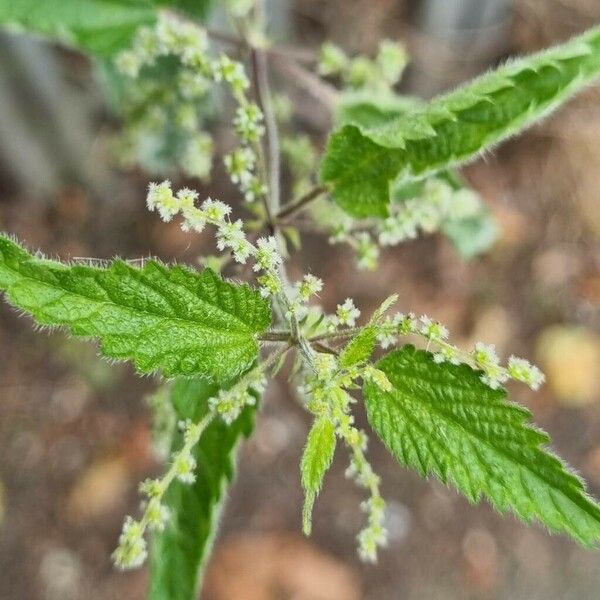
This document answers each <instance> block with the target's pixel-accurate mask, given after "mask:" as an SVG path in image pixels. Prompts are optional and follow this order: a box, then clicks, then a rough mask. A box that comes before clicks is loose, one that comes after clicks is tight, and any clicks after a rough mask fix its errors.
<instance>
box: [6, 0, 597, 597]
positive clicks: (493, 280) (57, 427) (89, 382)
mask: <svg viewBox="0 0 600 600" xmlns="http://www.w3.org/2000/svg"><path fill="white" fill-rule="evenodd" d="M270 14H271V17H272V19H273V21H274V23H275V25H274V26H275V27H276V30H275V35H276V37H278V38H279V39H282V40H284V41H285V42H286V43H287V44H293V45H295V46H298V47H301V48H303V49H304V50H305V51H306V50H308V51H313V52H316V50H317V49H318V47H319V45H320V44H321V43H322V42H323V41H324V40H325V39H330V40H331V41H333V42H334V43H336V44H339V45H340V46H341V47H343V48H344V49H345V50H346V51H347V52H348V53H350V54H353V53H358V52H372V51H373V50H374V49H375V48H376V46H377V42H378V41H379V39H380V38H382V37H388V38H390V39H393V40H404V41H405V43H406V45H407V47H408V49H409V51H410V54H411V57H412V62H411V65H410V68H409V71H408V74H407V76H406V78H405V80H404V84H403V91H407V92H410V93H414V94H419V95H422V96H424V97H430V96H432V95H434V94H435V93H438V92H440V91H442V90H445V89H447V88H449V87H451V86H454V85H456V84H457V83H459V82H461V81H463V80H465V79H467V78H469V77H471V76H473V75H474V74H477V73H480V72H482V71H483V70H485V69H486V68H489V67H490V66H493V65H496V64H498V62H500V61H501V60H502V59H504V58H506V57H508V56H511V55H514V54H518V53H524V52H529V51H534V50H537V49H540V48H542V47H545V46H548V45H551V44H553V43H556V42H559V41H563V40H565V39H566V38H568V37H569V36H571V35H573V34H575V33H578V32H580V31H582V30H583V29H585V28H586V27H589V26H591V25H594V24H598V23H600V3H599V2H598V0H514V1H512V2H511V1H509V0H405V1H403V0H295V1H294V0H290V1H289V2H284V1H283V0H275V1H274V2H273V3H272V6H271V12H270ZM279 83H280V84H281V86H282V87H283V89H285V90H286V91H287V92H288V93H289V94H290V95H291V96H292V98H293V100H294V101H295V102H296V103H298V105H299V106H300V108H301V113H302V115H303V116H302V117H301V118H300V119H299V120H298V128H299V130H303V131H308V132H309V133H311V134H312V135H314V136H316V139H319V136H320V139H321V143H322V142H323V140H324V136H325V133H326V130H325V129H324V127H325V126H326V124H327V121H328V115H327V114H325V113H324V112H323V111H324V109H323V107H322V105H321V104H320V103H317V102H314V99H312V98H311V97H310V95H307V94H306V90H305V89H302V87H301V86H294V85H290V84H289V83H286V81H285V80H280V82H279ZM116 126H117V121H116V120H115V117H114V115H111V113H110V111H109V110H108V109H107V103H106V99H105V98H104V96H103V94H102V91H101V89H100V87H99V86H98V83H97V80H96V79H95V77H94V71H93V69H92V67H91V66H90V63H89V62H88V61H87V60H86V59H85V58H83V57H82V56H80V55H78V54H77V53H74V52H71V51H66V50H64V49H60V48H57V47H55V46H51V45H49V44H45V43H43V42H39V41H35V40H32V39H30V38H25V37H20V36H14V35H8V34H2V35H1V36H0V229H1V230H2V231H6V232H10V233H12V234H15V235H17V236H18V237H19V238H20V239H21V240H23V241H24V242H25V243H26V244H27V245H28V246H29V247H32V248H42V249H43V250H44V251H45V252H46V253H48V254H50V255H54V256H59V257H61V258H63V259H69V258H74V257H100V258H110V257H112V256H114V255H120V256H122V257H126V258H137V257H141V256H148V255H149V254H152V255H156V256H159V257H161V258H163V259H165V260H178V261H186V262H189V263H195V262H196V261H197V258H198V256H199V255H202V254H207V253H210V252H212V251H213V248H212V245H211V239H210V237H211V236H209V235H206V236H195V237H194V236H190V235H188V234H184V233H182V232H181V230H180V229H179V227H178V225H177V224H163V223H161V222H159V221H158V219H157V218H155V216H154V215H151V214H148V213H147V211H146V209H145V204H144V198H145V187H146V185H147V183H148V181H149V179H150V176H149V175H147V174H146V173H144V172H143V171H141V170H135V169H130V170H128V171H126V172H123V171H121V170H119V169H118V168H117V167H116V164H115V161H114V159H113V158H112V155H111V152H110V149H109V147H108V145H107V143H106V135H105V134H106V132H107V131H110V130H112V129H114V128H115V127H116ZM216 135H217V138H218V136H219V132H218V131H217V132H216ZM216 162H217V163H218V162H219V161H216ZM465 176H466V177H467V179H468V180H469V181H470V182H471V184H472V185H473V186H474V187H475V188H476V189H477V190H479V191H480V193H481V194H482V196H483V198H484V201H485V203H486V205H487V206H488V207H489V209H490V210H491V211H492V213H493V215H494V216H495V218H496V220H497V222H498V224H499V226H500V230H501V235H500V239H499V241H498V242H497V244H496V245H495V246H494V248H493V249H492V250H491V251H490V252H489V253H488V254H487V255H485V256H484V257H482V258H478V259H475V260H472V261H470V262H464V261H463V260H461V259H460V258H459V257H458V255H457V254H456V252H455V250H454V249H453V248H452V247H451V246H450V245H449V243H448V242H447V241H446V240H443V239H441V238H438V237H436V236H433V237H432V236H429V237H423V238H422V239H419V240H417V241H415V242H410V243H406V244H404V245H402V246H400V247H398V248H396V249H393V250H392V251H388V252H386V253H384V254H383V256H382V262H381V267H380V270H379V271H377V272H375V273H368V274H365V273H360V274H359V275H357V274H356V271H355V270H354V266H353V261H352V257H351V256H350V254H349V253H347V252H345V251H344V249H343V248H341V247H340V246H336V247H334V248H332V247H330V246H328V245H327V243H326V241H325V240H324V239H323V238H322V237H319V236H311V235H309V236H307V237H306V238H305V240H304V248H303V251H302V253H301V254H300V256H299V258H297V259H296V260H295V262H294V263H293V265H292V274H294V273H296V274H298V273H300V272H303V271H305V270H307V269H308V268H309V266H310V268H311V269H312V271H313V272H314V273H315V274H316V275H319V276H321V277H322V278H323V279H324V280H325V282H326V287H325V290H324V293H323V294H322V301H323V304H324V305H325V307H326V308H328V309H330V310H331V309H333V308H334V307H335V304H336V303H337V302H338V301H340V299H343V298H345V297H346V296H352V297H354V298H355V299H356V301H357V304H358V305H359V306H360V307H361V308H362V309H363V314H369V312H370V311H371V310H372V309H373V308H374V307H375V306H376V305H378V303H379V302H380V300H381V299H382V298H384V297H386V296H387V295H388V294H390V293H392V292H398V293H399V294H400V304H399V306H400V309H401V310H404V311H408V310H416V311H418V312H419V313H420V312H426V313H428V314H430V315H432V316H434V317H436V318H438V319H439V320H441V321H442V322H445V323H447V324H448V325H449V327H450V330H451V331H452V332H453V335H454V336H455V339H456V341H457V342H459V344H469V343H472V342H473V341H474V340H484V341H487V342H492V343H495V344H496V346H497V347H498V350H499V351H500V352H501V353H502V354H504V355H507V354H509V353H512V352H514V353H515V354H518V355H522V356H524V357H526V358H529V359H531V360H534V361H536V362H537V363H538V364H539V365H540V366H541V367H542V369H543V370H544V371H545V372H546V374H547V377H548V384H547V385H546V386H545V387H544V388H543V389H542V390H541V392H539V393H535V394H534V393H530V392H529V391H528V390H526V389H525V387H524V386H520V387H515V388H514V389H511V391H512V392H513V397H514V398H515V399H517V400H518V401H520V402H522V403H523V404H525V405H527V406H528V407H530V408H531V409H532V410H533V412H534V414H535V417H536V421H537V423H539V424H540V425H541V426H542V427H544V428H545V429H546V430H547V431H549V433H550V434H551V436H552V438H553V443H554V448H555V449H556V450H557V452H559V453H560V454H561V455H562V456H563V457H565V458H566V459H567V460H568V461H569V462H570V464H572V465H574V466H576V467H577V468H578V470H579V472H580V473H581V474H582V475H583V477H584V478H585V479H586V480H587V481H588V482H589V487H590V491H591V492H592V493H593V494H594V495H595V496H596V497H599V496H600V368H599V367H600V333H599V324H600V311H599V309H600V269H599V267H600V243H599V240H600V237H599V234H600V203H599V200H600V198H599V196H600V87H596V88H592V89H590V90H588V91H587V92H586V93H584V94H582V95H581V96H579V97H578V98H577V99H576V100H575V101H572V102H571V103H570V104H569V105H568V106H567V107H565V108H563V109H562V110H560V111H559V112H558V113H557V114H556V115H554V116H553V117H552V118H550V119H547V120H546V121H545V122H543V123H542V124H541V125H538V126H536V127H535V128H533V129H532V130H530V131H529V132H527V133H526V134H525V135H523V136H520V137H519V138H518V139H516V140H514V141H511V142H509V143H506V144H504V145H502V147H500V148H499V149H497V150H496V151H495V152H494V153H493V154H488V155H487V156H486V157H485V160H480V161H478V162H477V163H476V164H473V165H471V166H469V167H468V168H467V169H466V170H465ZM178 183H179V182H178ZM181 183H184V182H181ZM185 183H189V184H192V185H193V186H194V187H196V188H197V189H199V191H200V194H201V196H205V195H208V194H210V195H214V196H216V197H220V198H223V199H224V200H228V199H229V197H231V196H232V193H233V189H232V187H231V186H230V184H229V183H228V182H227V178H226V176H225V174H224V173H223V170H222V168H221V167H220V166H219V165H218V164H216V166H215V174H214V177H213V181H212V183H211V184H210V185H206V184H201V185H198V183H197V181H193V180H189V181H187V182H185ZM0 382H1V385H0V397H1V398H0V598H1V599H2V600H16V599H25V600H71V599H73V600H74V599H86V600H112V599H124V598H125V599H138V598H139V599H141V598H143V596H144V591H145V585H146V573H145V571H143V570H142V571H138V572H133V573H128V574H125V575H122V574H119V573H117V572H116V571H115V570H114V569H113V567H112V564H111V561H110V553H111V552H112V550H113V548H114V546H115V543H116V539H117V537H118V534H119V531H120V527H121V523H122V520H123V517H124V515H125V514H127V513H131V512H134V513H135V511H136V510H137V504H138V496H137V491H136V490H137V485H138V482H139V481H140V480H141V479H143V478H144V477H146V476H148V475H150V474H153V473H158V472H159V471H160V468H161V466H160V463H159V462H158V461H157V459H156V458H155V457H154V455H153V452H152V450H151V447H150V434H149V414H148V410H147V406H146V403H145V402H144V397H145V396H147V395H148V394H149V393H150V392H151V391H152V390H153V389H154V387H155V385H156V382H154V381H152V380H151V379H148V378H146V379H138V378H136V377H135V375H134V374H133V372H132V369H131V368H130V367H128V366H113V365H109V364H108V363H107V362H103V361H100V360H98V359H97V357H96V350H95V348H94V347H93V346H91V345H86V344H84V343H82V342H79V341H75V340H71V339H68V338H67V337H66V336H65V335H64V334H62V333H55V334H53V335H48V334H45V333H44V334H41V335H40V334H39V333H36V332H35V331H33V329H32V328H31V326H30V323H29V322H28V320H27V319H22V318H19V316H18V315H17V314H16V313H15V312H13V311H11V310H10V309H9V308H8V307H7V306H6V305H4V304H2V305H0ZM359 412H360V410H359ZM359 421H362V422H364V415H363V414H359ZM308 425H309V417H308V416H307V414H306V413H305V412H304V411H303V410H302V409H301V407H299V406H298V405H297V404H296V403H295V401H294V400H293V398H292V397H291V395H290V393H289V391H288V389H287V384H286V382H285V380H280V381H276V382H273V383H272V385H271V387H270V388H269V391H268V394H267V397H266V401H265V403H264V405H263V410H262V414H261V415H260V418H259V419H258V423H257V428H256V431H255V434H254V436H253V437H252V439H251V440H249V441H248V442H246V443H245V445H244V447H243V449H242V452H241V456H240V461H239V468H238V479H237V482H236V483H235V485H234V486H233V488H232V489H231V493H230V498H229V501H228V504H227V507H226V511H225V515H224V517H223V522H222V528H221V531H220V533H219V536H218V539H217V543H216V550H215V554H214V556H213V558H212V560H211V563H210V566H209V568H208V572H207V576H206V581H205V587H204V591H203V594H202V599H203V600H230V599H235V600H287V599H289V600H395V599H398V600H442V599H443V600H454V599H457V600H458V599H461V600H462V599H473V600H475V599H477V600H484V599H490V600H492V599H493V600H521V599H523V600H525V599H527V600H537V599H540V600H541V599H544V600H569V599H573V600H595V599H597V598H598V597H599V594H600V592H599V591H598V590H600V553H598V552H590V551H586V550H583V549H581V548H579V547H577V546H576V545H575V544H574V543H573V542H571V541H569V540H567V539H565V538H561V537H551V536H549V535H548V534H546V533H545V532H544V531H543V530H542V529H541V528H540V527H537V526H530V527H526V526H525V525H522V524H520V523H518V522H517V521H516V520H515V519H513V518H512V517H506V518H501V517H499V516H498V515H497V514H495V513H494V512H493V511H492V509H490V507H489V506H488V505H487V504H485V503H483V504H481V505H479V506H477V507H471V506H469V505H468V503H467V501H466V500H464V499H462V498H460V497H459V496H458V495H457V494H456V493H454V492H453V491H452V490H449V489H446V488H445V487H443V486H442V485H440V484H438V483H437V482H434V481H431V482H426V481H422V480H420V478H419V477H418V476H417V475H415V474H414V473H412V472H408V471H406V470H404V469H402V468H400V467H399V466H398V465H397V464H395V463H394V461H393V460H392V458H391V457H390V456H389V455H388V454H387V453H386V452H385V451H384V449H383V448H382V447H381V446H380V445H379V444H378V443H377V442H376V441H375V440H372V442H371V446H370V454H371V457H372V461H373V463H374V466H375V468H376V470H377V471H378V472H379V473H380V474H381V476H382V478H383V492H384V496H385V497H386V499H387V500H388V502H389V512H388V528H389V531H390V542H389V548H388V549H387V550H385V551H383V552H382V553H381V556H380V562H379V564H378V565H377V566H365V565H362V564H361V563H360V562H359V561H358V559H357V557H356V554H355V539H354V538H355V535H356V534H357V532H358V530H359V529H360V527H361V523H362V520H363V514H362V513H361V512H360V510H359V508H358V506H359V503H360V501H361V499H362V497H361V492H360V490H358V489H357V488H355V487H354V486H353V484H352V483H351V482H349V481H347V480H346V479H345V478H344V475H343V473H344V470H345V467H346V459H345V457H344V456H343V453H342V452H340V453H338V455H337V456H336V460H335V463H334V467H333V469H332V471H331V473H330V474H329V475H328V477H327V481H326V485H325V490H324V492H323V493H322V495H321V496H320V497H319V500H318V502H317V505H316V510H315V515H314V527H313V536H312V537H311V538H310V539H305V538H304V537H303V536H302V535H301V533H300V506H301V490H300V486H299V477H298V461H299V456H300V453H301V449H302V446H303V442H304V439H305V436H306V433H307V429H308Z"/></svg>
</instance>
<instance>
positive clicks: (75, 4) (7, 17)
mask: <svg viewBox="0 0 600 600" xmlns="http://www.w3.org/2000/svg"><path fill="white" fill-rule="evenodd" d="M152 4H153V3H152V2H151V1H149V0H0V23H2V24H5V25H10V26H15V27H18V28H20V29H21V28H22V29H24V30H26V31H30V32H33V33H39V34H40V35H43V36H45V37H48V38H50V39H53V40H56V41H59V42H62V43H65V44H69V45H72V46H76V47H78V48H81V49H84V50H88V51H90V52H93V53H94V54H98V55H101V56H110V55H112V54H114V53H115V52H117V51H119V50H121V49H122V48H126V47H128V46H129V45H130V43H131V40H132V38H133V36H134V34H135V31H136V29H137V28H138V27H140V26H141V25H150V24H152V23H154V21H155V20H156V9H155V7H154V6H153V5H152Z"/></svg>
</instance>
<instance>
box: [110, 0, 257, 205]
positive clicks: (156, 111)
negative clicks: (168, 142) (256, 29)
mask: <svg viewBox="0 0 600 600" xmlns="http://www.w3.org/2000/svg"><path fill="white" fill-rule="evenodd" d="M247 5H248V3H247V2H246V3H244V2H237V3H235V6H234V7H233V8H234V9H235V11H236V14H237V12H240V11H241V13H244V12H245V11H246V10H247ZM166 56H174V57H177V58H178V59H179V61H180V64H179V67H178V68H177V73H176V76H174V77H173V78H172V79H173V81H171V80H170V81H169V82H168V83H167V84H165V83H161V81H160V79H159V78H157V77H154V78H152V79H149V81H148V83H147V84H145V85H144V86H141V85H140V84H139V82H136V84H137V85H136V88H135V89H136V90H137V98H135V101H132V102H130V110H129V112H130V113H131V115H132V116H135V115H138V114H139V115H142V116H141V117H139V118H138V124H137V126H136V127H134V128H132V129H131V130H130V131H129V132H128V135H127V136H126V138H125V139H126V140H128V143H129V146H130V148H129V154H130V155H135V154H136V153H137V154H141V153H142V151H141V149H140V148H137V150H134V149H132V148H131V146H134V145H136V144H137V145H138V146H139V144H143V143H145V142H147V139H148V135H147V133H146V132H147V130H148V126H147V125H148V123H146V121H147V120H148V115H151V116H152V125H153V131H154V132H155V134H161V135H162V132H163V131H164V130H165V129H169V130H172V129H173V127H172V126H170V127H167V125H168V123H167V122H168V120H169V118H170V116H171V115H172V117H173V121H174V125H176V130H178V131H183V132H187V136H186V138H185V140H184V141H182V143H180V144H179V146H181V147H182V149H181V151H180V159H179V165H180V166H181V167H182V168H183V170H184V171H185V172H186V173H187V174H188V175H190V176H194V177H199V178H205V177H206V176H207V175H208V174H209V172H210V167H211V155H212V141H211V139H210V137H209V136H208V135H207V134H206V133H204V132H197V131H196V129H197V126H198V106H199V105H200V106H201V102H200V101H201V100H203V99H207V98H208V93H209V91H210V88H211V84H212V83H213V82H215V83H218V82H224V83H226V84H227V85H228V86H229V88H230V90H231V93H232V95H233V97H234V98H235V100H236V101H237V103H238V107H237V109H236V113H235V117H234V121H233V125H234V127H235V130H236V132H237V133H238V135H239V136H240V140H241V146H240V147H239V148H236V149H235V150H233V151H232V152H231V153H230V154H228V155H227V156H225V158H224V163H225V168H226V169H227V171H228V173H229V175H230V177H231V180H232V181H233V183H235V184H236V185H237V186H238V187H239V188H240V190H241V191H242V193H243V194H244V197H245V198H246V200H247V201H248V202H254V201H256V200H259V199H261V198H263V197H264V196H265V195H266V193H267V189H266V185H265V184H264V182H263V181H261V179H260V178H259V177H258V176H257V175H256V173H255V168H256V163H257V152H258V142H259V140H260V138H261V136H262V135H263V133H264V125H263V124H262V121H263V115H262V112H261V110H260V109H259V107H258V106H257V105H256V104H254V103H253V102H250V101H249V100H248V98H247V97H246V92H247V90H248V88H249V86H250V81H249V80H248V77H247V75H246V72H245V69H244V65H243V64H242V63H241V62H239V61H236V60H233V59H231V58H230V57H229V56H227V55H226V54H223V53H222V54H219V55H218V56H217V57H216V58H215V59H212V58H211V57H210V54H209V52H208V38H207V35H206V32H205V30H204V29H202V28H201V27H198V26H197V25H195V24H191V23H188V22H185V21H182V20H180V19H177V18H175V17H172V16H169V15H162V16H161V18H160V20H159V23H158V25H157V26H156V27H155V28H154V29H150V28H141V29H140V30H139V31H138V33H137V35H136V37H135V39H134V43H133V47H132V49H130V50H124V51H123V52H121V53H120V54H119V55H118V56H117V58H116V59H115V60H116V66H117V68H118V70H119V71H120V72H121V73H122V74H123V75H126V76H128V77H130V78H136V77H138V76H139V75H140V73H141V72H142V69H144V68H151V67H153V66H154V65H155V64H156V63H157V61H159V60H161V58H163V57H166ZM172 70H173V69H172V68H171V67H170V69H169V71H172ZM154 81H158V83H157V84H153V83H152V82H154ZM157 85H158V86H162V87H159V88H158V89H157V87H156V86H157ZM140 89H141V90H144V92H140V91H139V90H140ZM150 107H151V108H152V110H150ZM139 119H144V126H143V127H141V126H140V124H139ZM134 120H135V119H134ZM130 121H131V120H130ZM154 146H156V144H154ZM123 150H124V149H123ZM161 153H162V154H164V152H163V151H162V150H161V148H160V147H159V148H158V149H157V152H156V154H157V155H159V154H161Z"/></svg>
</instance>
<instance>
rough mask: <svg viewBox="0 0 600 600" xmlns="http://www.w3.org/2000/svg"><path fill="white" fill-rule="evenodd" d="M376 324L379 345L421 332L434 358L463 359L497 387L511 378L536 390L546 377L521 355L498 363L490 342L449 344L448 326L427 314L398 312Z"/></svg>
mask: <svg viewBox="0 0 600 600" xmlns="http://www.w3.org/2000/svg"><path fill="white" fill-rule="evenodd" d="M377 327H378V335H377V339H378V341H379V344H380V345H381V347H382V348H387V347H389V346H392V345H394V344H395V343H396V342H397V339H398V336H403V335H409V334H414V335H418V336H421V337H422V338H424V339H425V340H426V341H427V347H428V348H431V349H432V351H433V359H434V360H435V362H437V363H443V362H449V363H452V364H460V363H464V364H468V365H470V366H471V367H473V368H475V369H479V370H480V371H482V374H481V381H483V383H485V384H486V385H487V386H489V387H490V388H492V389H498V388H499V387H500V386H501V385H502V384H503V383H505V382H506V381H508V380H509V379H513V380H514V381H519V382H522V383H525V384H526V385H528V386H529V387H530V388H531V389H532V390H538V389H539V388H540V387H541V385H542V384H543V383H544V380H545V377H544V374H543V373H542V372H541V371H540V370H539V369H538V368H537V367H536V366H535V365H532V364H531V363H530V362H528V361H527V360H525V359H524V358H518V357H516V356H511V357H510V358H509V359H508V362H507V364H506V366H503V365H501V364H500V359H499V357H498V354H497V353H496V348H495V346H494V345H493V344H484V343H483V342H477V343H476V344H475V346H474V348H473V349H472V350H471V351H465V350H461V349H460V348H458V347H457V346H455V345H453V344H450V343H449V342H448V341H447V340H448V337H449V331H448V328H447V327H446V326H445V325H442V324H441V323H440V322H439V321H436V320H435V319H432V318H431V317H428V316H427V315H423V316H421V317H419V318H417V317H416V316H415V315H414V314H413V313H409V314H403V313H398V314H396V315H394V316H393V317H388V318H387V319H385V320H383V321H382V322H381V323H380V324H379V325H378V326H377Z"/></svg>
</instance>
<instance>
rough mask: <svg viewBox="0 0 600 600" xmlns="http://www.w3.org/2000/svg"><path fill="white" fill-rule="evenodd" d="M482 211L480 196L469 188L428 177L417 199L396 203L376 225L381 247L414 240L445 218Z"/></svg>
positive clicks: (461, 217)
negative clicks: (457, 188) (386, 216)
mask: <svg viewBox="0 0 600 600" xmlns="http://www.w3.org/2000/svg"><path fill="white" fill-rule="evenodd" d="M480 210H481V203H480V200H479V197H478V196H477V194H476V193H475V192H473V191H472V190H469V189H459V190H454V189H453V188H452V187H451V186H450V184H448V183H447V182H445V181H443V180H441V179H435V178H433V179H429V180H427V182H426V183H425V185H424V187H423V191H422V193H421V195H420V197H419V198H415V199H410V200H406V201H405V202H399V203H396V204H395V205H394V206H393V208H392V214H391V215H390V216H389V217H388V218H387V219H385V220H384V221H383V224H382V225H381V226H380V227H379V230H378V238H379V243H380V244H381V245H382V246H395V245H396V244H399V243H400V242H403V241H405V240H410V239H414V238H416V237H417V235H418V233H419V231H423V232H425V233H433V232H434V231H437V230H438V229H439V228H440V226H441V225H442V224H443V223H444V222H446V221H449V220H451V221H456V220H462V219H465V218H468V217H471V216H473V215H475V214H477V213H478V212H479V211H480Z"/></svg>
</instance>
